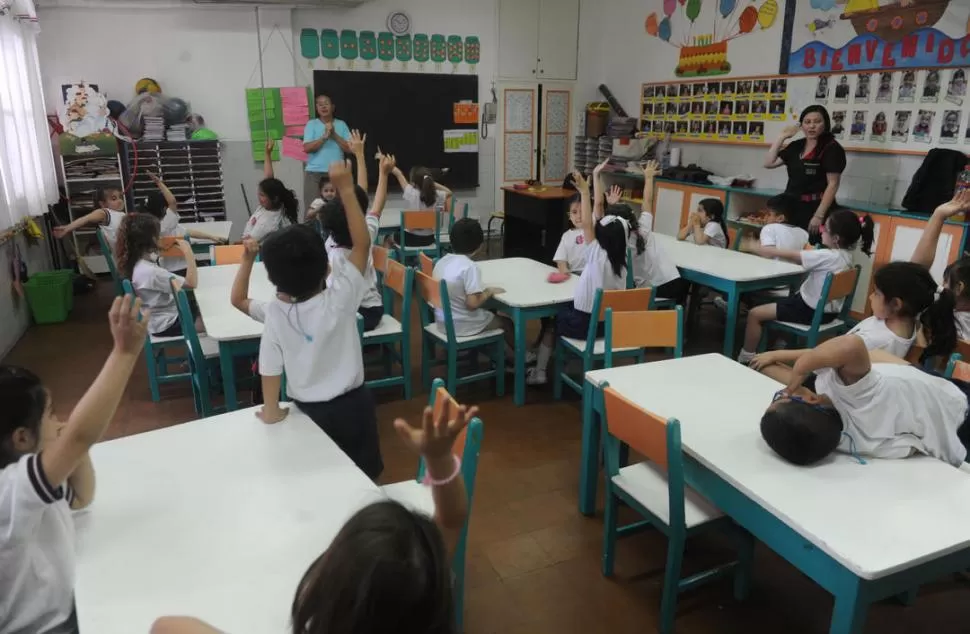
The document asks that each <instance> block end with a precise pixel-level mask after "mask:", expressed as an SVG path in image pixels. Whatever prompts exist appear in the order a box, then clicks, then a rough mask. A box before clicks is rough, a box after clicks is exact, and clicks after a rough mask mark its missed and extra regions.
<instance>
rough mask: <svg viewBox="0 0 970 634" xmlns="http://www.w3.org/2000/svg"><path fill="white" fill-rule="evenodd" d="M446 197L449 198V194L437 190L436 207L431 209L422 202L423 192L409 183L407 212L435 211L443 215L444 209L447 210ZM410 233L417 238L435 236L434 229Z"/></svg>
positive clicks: (406, 199) (406, 196) (406, 198)
mask: <svg viewBox="0 0 970 634" xmlns="http://www.w3.org/2000/svg"><path fill="white" fill-rule="evenodd" d="M446 197H447V194H445V193H444V192H443V191H441V190H440V189H438V190H435V201H434V205H433V206H431V207H429V206H427V205H425V204H424V202H423V201H422V200H421V192H420V191H419V190H418V188H417V187H415V186H414V185H411V184H410V183H408V185H407V187H405V188H404V202H406V203H407V204H408V208H407V211H415V210H417V211H421V210H428V209H434V210H435V211H437V212H438V213H441V212H442V211H444V208H445V198H446ZM408 233H412V234H414V235H416V236H432V235H434V229H414V230H411V231H408Z"/></svg>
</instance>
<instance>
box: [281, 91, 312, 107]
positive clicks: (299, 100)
mask: <svg viewBox="0 0 970 634" xmlns="http://www.w3.org/2000/svg"><path fill="white" fill-rule="evenodd" d="M280 99H281V100H282V101H283V106H284V107H285V106H286V105H287V104H291V105H294V106H299V105H303V106H304V107H309V103H308V102H307V97H306V88H280Z"/></svg>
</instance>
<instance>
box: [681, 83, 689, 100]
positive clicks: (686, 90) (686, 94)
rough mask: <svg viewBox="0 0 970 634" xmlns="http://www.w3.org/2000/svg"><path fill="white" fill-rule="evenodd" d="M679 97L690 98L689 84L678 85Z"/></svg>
mask: <svg viewBox="0 0 970 634" xmlns="http://www.w3.org/2000/svg"><path fill="white" fill-rule="evenodd" d="M680 96H681V98H683V97H690V84H681V85H680Z"/></svg>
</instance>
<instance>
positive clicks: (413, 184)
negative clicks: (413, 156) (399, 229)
mask: <svg viewBox="0 0 970 634" xmlns="http://www.w3.org/2000/svg"><path fill="white" fill-rule="evenodd" d="M379 153H380V152H379ZM392 173H393V174H394V177H395V178H396V179H397V182H398V184H399V185H400V186H401V189H402V190H404V202H406V203H407V205H408V211H411V210H427V209H434V210H435V211H437V212H438V213H439V214H441V213H444V212H445V211H446V210H447V209H450V208H451V202H452V193H451V190H450V189H448V188H447V187H445V186H444V185H440V184H438V183H436V182H435V180H434V177H433V176H432V175H431V171H430V170H428V169H427V168H424V167H417V166H415V167H412V168H411V173H410V175H409V176H410V179H407V178H404V173H403V172H402V171H401V170H400V169H398V168H397V167H396V166H395V168H394V171H393V172H392ZM429 244H434V230H433V229H415V230H414V231H407V232H405V233H404V246H406V247H425V246H428V245H429Z"/></svg>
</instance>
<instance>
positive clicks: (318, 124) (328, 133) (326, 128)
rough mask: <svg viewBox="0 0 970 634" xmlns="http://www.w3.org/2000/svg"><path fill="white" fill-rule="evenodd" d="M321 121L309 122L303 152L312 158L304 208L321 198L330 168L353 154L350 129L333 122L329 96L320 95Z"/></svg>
mask: <svg viewBox="0 0 970 634" xmlns="http://www.w3.org/2000/svg"><path fill="white" fill-rule="evenodd" d="M315 104H316V109H317V118H316V119H312V120H310V121H308V122H307V124H306V127H305V128H304V129H303V151H304V152H306V153H307V155H308V158H307V162H306V166H305V167H304V168H303V169H304V171H303V207H304V209H306V207H307V206H308V205H309V204H310V203H312V202H313V200H314V199H316V198H319V197H320V189H321V182H322V181H324V180H325V179H326V176H327V171H328V170H329V169H330V164H331V163H333V162H334V161H342V160H343V158H344V152H349V151H350V143H348V141H347V139H348V138H350V128H348V127H347V124H346V123H344V122H343V121H341V120H340V119H334V118H333V112H334V107H333V102H332V101H331V100H330V97H328V96H327V95H317V98H316V102H315Z"/></svg>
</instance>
